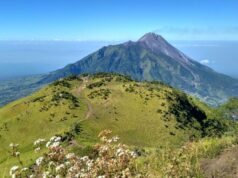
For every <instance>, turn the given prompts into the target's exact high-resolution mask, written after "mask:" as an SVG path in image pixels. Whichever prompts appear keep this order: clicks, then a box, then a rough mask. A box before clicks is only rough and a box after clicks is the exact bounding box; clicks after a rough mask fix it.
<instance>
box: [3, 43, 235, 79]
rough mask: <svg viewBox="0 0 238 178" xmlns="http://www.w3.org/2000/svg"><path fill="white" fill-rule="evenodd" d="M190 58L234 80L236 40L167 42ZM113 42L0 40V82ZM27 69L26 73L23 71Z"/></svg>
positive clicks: (42, 70)
mask: <svg viewBox="0 0 238 178" xmlns="http://www.w3.org/2000/svg"><path fill="white" fill-rule="evenodd" d="M169 42H170V43H171V44H172V45H174V46H175V47H176V48H178V49H180V50H181V51H182V52H184V53H185V54H186V55H188V56H189V57H191V58H192V59H194V60H196V61H198V62H200V63H202V64H204V65H207V66H209V67H211V68H213V69H214V70H216V71H217V72H220V73H224V74H227V75H230V76H232V77H236V78H238V71H237V70H236V67H235V66H236V65H235V64H236V60H237V56H238V41H188V40H176V41H169ZM118 43H121V42H115V41H84V42H80V41H0V59H1V60H0V76H1V77H0V80H4V79H9V78H14V77H19V76H27V75H34V74H42V73H47V72H50V71H54V70H56V69H59V68H62V67H64V66H65V65H67V64H69V63H74V62H76V61H78V60H80V59H82V58H83V57H85V56H86V55H88V54H90V53H92V52H94V51H96V50H98V49H99V48H101V47H102V46H106V45H110V44H118ZM26 69H27V70H26Z"/></svg>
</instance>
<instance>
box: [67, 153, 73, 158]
mask: <svg viewBox="0 0 238 178" xmlns="http://www.w3.org/2000/svg"><path fill="white" fill-rule="evenodd" d="M65 157H66V158H67V159H73V158H74V157H75V154H74V153H68V154H67V155H66V156H65Z"/></svg>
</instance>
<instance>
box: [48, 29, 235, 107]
mask: <svg viewBox="0 0 238 178" xmlns="http://www.w3.org/2000/svg"><path fill="white" fill-rule="evenodd" d="M97 72H116V73H121V74H125V75H129V76H131V77H132V78H133V79H135V80H139V81H143V80H147V81H162V82H165V83H167V84H169V85H172V86H174V87H176V88H179V89H182V90H184V91H186V92H188V93H191V94H193V95H196V96H199V97H200V98H202V99H203V100H204V101H206V102H208V103H210V104H213V105H216V104H218V103H221V102H224V101H225V100H226V99H227V98H228V97H231V96H238V80H237V79H233V78H231V77H229V76H226V75H223V74H220V73H217V72H215V71H214V70H212V69H211V68H209V67H207V66H204V65H202V64H200V63H198V62H196V61H194V60H192V59H191V58H189V57H187V56H186V55H185V54H183V53H182V52H180V51H179V50H178V49H176V48H174V47H173V46H172V45H170V44H169V43H168V42H167V41H166V40H165V39H163V37H161V36H159V35H156V34H154V33H148V34H145V35H144V36H143V37H142V38H140V39H139V40H138V41H137V42H132V41H129V42H126V43H123V44H119V45H111V46H107V47H103V48H101V49H100V50H98V51H96V52H94V53H92V54H91V55H88V56H87V57H85V58H83V59H82V60H80V61H78V62H76V63H74V64H70V65H67V66H66V67H64V68H63V69H60V70H57V71H55V72H52V73H50V74H49V75H47V76H46V77H45V79H44V80H43V81H44V82H51V81H54V80H56V79H59V78H61V77H65V76H68V75H72V74H74V75H78V74H82V73H97Z"/></svg>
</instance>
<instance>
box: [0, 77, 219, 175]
mask: <svg viewBox="0 0 238 178" xmlns="http://www.w3.org/2000/svg"><path fill="white" fill-rule="evenodd" d="M125 103H126V104H125ZM195 103H196V102H194V101H193V99H191V98H190V97H188V96H187V95H186V94H184V93H182V92H179V91H177V90H175V89H173V88H171V87H169V86H167V85H164V84H161V83H149V82H143V83H141V82H135V81H133V80H130V79H129V78H128V77H124V76H121V75H112V74H97V75H93V76H84V77H80V78H79V77H69V78H66V79H61V80H58V81H56V82H54V83H52V84H50V85H49V86H46V87H44V88H42V89H41V90H40V91H38V92H36V93H34V94H32V95H31V96H28V97H26V98H22V99H20V100H17V101H15V102H12V103H10V104H8V105H6V106H4V107H2V108H0V153H1V154H0V173H2V172H4V170H7V172H8V170H9V166H10V165H15V164H17V163H16V162H17V160H16V159H12V158H10V159H9V158H8V150H9V144H10V143H12V142H13V143H18V144H20V152H21V160H22V161H23V162H24V164H28V163H31V158H34V157H35V156H37V155H32V154H30V153H29V150H31V149H32V147H33V145H32V143H33V142H34V141H35V140H36V139H38V138H46V139H48V138H50V137H51V136H53V135H56V134H58V135H61V136H62V137H63V138H64V139H66V140H71V141H72V139H73V140H78V141H79V143H80V145H78V146H79V148H78V149H79V150H81V149H83V148H84V146H85V145H91V144H94V143H95V142H96V141H97V134H98V133H99V132H100V131H101V130H103V129H110V130H112V131H113V133H114V134H116V135H119V136H120V138H121V140H122V142H123V143H126V144H128V145H131V146H136V147H151V148H152V147H153V148H155V147H156V148H158V147H160V146H162V147H163V146H166V147H178V146H180V145H182V144H183V143H184V142H185V141H187V140H189V138H191V137H198V138H199V137H201V136H206V135H210V134H212V133H215V134H218V133H222V132H223V127H222V123H221V122H220V121H219V120H214V119H212V118H209V114H207V111H209V110H210V109H209V107H207V108H206V111H205V109H201V108H200V107H199V106H198V105H197V104H195ZM72 143H74V142H72ZM75 146H77V145H75Z"/></svg>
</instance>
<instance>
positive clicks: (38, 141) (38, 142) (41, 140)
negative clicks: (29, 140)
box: [34, 138, 46, 146]
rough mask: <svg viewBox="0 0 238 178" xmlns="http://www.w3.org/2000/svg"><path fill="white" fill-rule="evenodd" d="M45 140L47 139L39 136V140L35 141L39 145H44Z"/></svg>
mask: <svg viewBox="0 0 238 178" xmlns="http://www.w3.org/2000/svg"><path fill="white" fill-rule="evenodd" d="M44 142H46V140H45V139H42V138H39V139H38V140H36V141H35V142H34V145H35V146H39V145H42V144H43V143H44Z"/></svg>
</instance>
